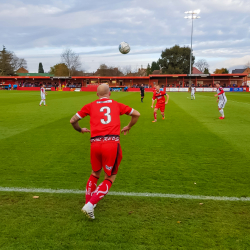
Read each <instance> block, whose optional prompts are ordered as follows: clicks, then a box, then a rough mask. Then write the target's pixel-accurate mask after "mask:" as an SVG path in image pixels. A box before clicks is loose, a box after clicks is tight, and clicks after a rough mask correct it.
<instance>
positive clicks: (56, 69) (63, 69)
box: [49, 63, 69, 76]
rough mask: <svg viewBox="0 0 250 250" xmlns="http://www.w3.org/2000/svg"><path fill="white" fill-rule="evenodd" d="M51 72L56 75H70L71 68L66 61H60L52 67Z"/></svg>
mask: <svg viewBox="0 0 250 250" xmlns="http://www.w3.org/2000/svg"><path fill="white" fill-rule="evenodd" d="M49 73H50V74H52V75H54V76H68V75H69V69H68V67H67V65H66V64H65V63H58V64H56V65H54V66H53V67H50V72H49Z"/></svg>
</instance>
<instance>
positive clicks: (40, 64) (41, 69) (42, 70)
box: [38, 62, 44, 73]
mask: <svg viewBox="0 0 250 250" xmlns="http://www.w3.org/2000/svg"><path fill="white" fill-rule="evenodd" d="M38 73H44V69H43V64H42V63H41V62H40V63H39V67H38Z"/></svg>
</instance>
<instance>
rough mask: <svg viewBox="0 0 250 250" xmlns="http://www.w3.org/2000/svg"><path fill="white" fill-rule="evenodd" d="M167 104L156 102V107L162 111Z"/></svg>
mask: <svg viewBox="0 0 250 250" xmlns="http://www.w3.org/2000/svg"><path fill="white" fill-rule="evenodd" d="M165 106H166V105H165V103H161V104H158V103H156V105H155V109H160V111H161V112H164V111H165Z"/></svg>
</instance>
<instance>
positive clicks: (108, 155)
mask: <svg viewBox="0 0 250 250" xmlns="http://www.w3.org/2000/svg"><path fill="white" fill-rule="evenodd" d="M110 94H111V93H110V90H109V85H107V84H101V85H99V86H98V88H97V96H98V99H97V100H96V101H94V102H91V103H89V104H87V105H85V106H84V107H83V108H82V109H81V110H80V111H78V112H77V113H76V114H75V115H74V116H73V117H72V118H71V120H70V123H71V124H72V126H73V128H74V129H75V130H76V131H78V132H80V133H83V134H84V133H89V132H90V133H91V138H90V143H91V150H90V151H91V152H90V158H91V165H92V173H91V175H90V177H89V180H88V182H87V185H86V193H85V205H84V206H83V208H82V211H83V212H84V213H85V214H86V215H87V216H88V217H89V218H91V219H95V216H94V208H95V206H96V204H97V203H98V202H99V201H100V200H101V199H102V198H103V197H104V196H105V195H106V194H107V193H108V191H109V189H110V188H111V186H112V184H113V182H114V181H115V178H116V174H117V172H118V167H119V165H120V162H121V160H122V150H121V146H120V130H121V128H120V115H124V114H126V115H129V116H131V120H130V122H129V123H128V125H127V126H125V127H124V128H123V129H122V130H121V132H122V133H124V135H126V134H127V133H129V130H130V129H131V128H132V126H133V125H135V124H136V122H137V120H138V118H139V116H140V113H139V112H138V111H136V110H134V109H132V108H130V107H129V106H126V105H124V104H122V103H119V102H116V101H114V100H112V99H110ZM88 115H89V116H90V130H89V129H87V128H81V127H80V126H79V123H78V121H79V120H80V119H82V118H84V117H86V116H88ZM102 169H103V170H104V175H105V178H104V181H103V182H102V183H101V184H100V185H99V186H98V187H97V182H98V179H99V178H100V174H101V171H102Z"/></svg>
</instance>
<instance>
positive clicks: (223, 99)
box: [214, 83, 227, 120]
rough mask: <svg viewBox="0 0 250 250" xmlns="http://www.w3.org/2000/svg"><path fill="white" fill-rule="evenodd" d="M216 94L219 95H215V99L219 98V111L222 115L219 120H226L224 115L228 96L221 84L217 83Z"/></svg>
mask: <svg viewBox="0 0 250 250" xmlns="http://www.w3.org/2000/svg"><path fill="white" fill-rule="evenodd" d="M216 88H217V89H216V92H217V94H216V95H214V96H215V97H216V96H218V99H217V102H218V109H219V112H220V113H221V117H219V119H221V120H222V119H224V118H225V115H224V110H223V109H224V107H225V105H226V103H227V98H226V95H225V92H224V90H223V88H222V87H221V86H220V84H219V83H216Z"/></svg>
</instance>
